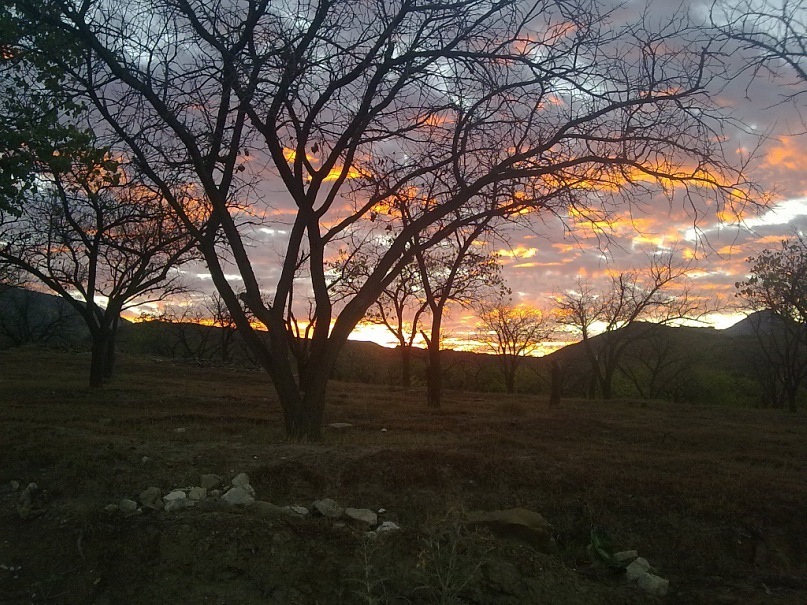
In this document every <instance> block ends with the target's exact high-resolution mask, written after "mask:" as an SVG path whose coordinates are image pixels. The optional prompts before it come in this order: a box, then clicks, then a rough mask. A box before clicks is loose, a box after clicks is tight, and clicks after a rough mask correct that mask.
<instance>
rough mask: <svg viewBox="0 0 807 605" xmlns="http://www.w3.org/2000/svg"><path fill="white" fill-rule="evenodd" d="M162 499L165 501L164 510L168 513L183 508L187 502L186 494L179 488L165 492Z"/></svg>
mask: <svg viewBox="0 0 807 605" xmlns="http://www.w3.org/2000/svg"><path fill="white" fill-rule="evenodd" d="M163 501H164V502H165V512H167V513H170V512H173V511H175V510H179V509H181V508H184V507H185V505H186V504H187V503H188V495H187V494H186V493H185V492H183V491H182V490H181V489H175V490H174V491H172V492H170V493H168V494H166V496H165V498H163Z"/></svg>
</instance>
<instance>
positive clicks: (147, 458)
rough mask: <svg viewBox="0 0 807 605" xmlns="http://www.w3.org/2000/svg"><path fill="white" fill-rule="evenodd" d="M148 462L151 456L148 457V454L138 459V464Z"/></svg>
mask: <svg viewBox="0 0 807 605" xmlns="http://www.w3.org/2000/svg"><path fill="white" fill-rule="evenodd" d="M149 462H151V458H149V457H148V456H143V457H142V458H141V459H140V464H148V463H149Z"/></svg>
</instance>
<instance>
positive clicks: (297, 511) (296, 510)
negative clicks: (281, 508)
mask: <svg viewBox="0 0 807 605" xmlns="http://www.w3.org/2000/svg"><path fill="white" fill-rule="evenodd" d="M289 510H290V511H291V512H293V513H295V514H298V515H300V516H302V517H305V516H306V515H307V514H308V512H309V511H308V509H307V508H306V507H305V506H289Z"/></svg>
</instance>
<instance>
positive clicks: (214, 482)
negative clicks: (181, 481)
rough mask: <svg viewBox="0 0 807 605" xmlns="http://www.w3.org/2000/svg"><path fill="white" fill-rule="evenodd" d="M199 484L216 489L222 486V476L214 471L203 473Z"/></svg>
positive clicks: (209, 488) (208, 488)
mask: <svg viewBox="0 0 807 605" xmlns="http://www.w3.org/2000/svg"><path fill="white" fill-rule="evenodd" d="M199 485H200V486H201V487H203V488H205V489H207V490H211V489H216V488H218V487H221V477H219V476H218V475H213V474H212V473H211V474H207V475H202V476H201V477H199Z"/></svg>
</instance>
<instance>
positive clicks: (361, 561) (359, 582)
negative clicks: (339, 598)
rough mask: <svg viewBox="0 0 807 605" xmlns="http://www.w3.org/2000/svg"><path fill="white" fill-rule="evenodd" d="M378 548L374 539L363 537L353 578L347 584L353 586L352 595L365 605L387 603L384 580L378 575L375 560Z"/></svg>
mask: <svg viewBox="0 0 807 605" xmlns="http://www.w3.org/2000/svg"><path fill="white" fill-rule="evenodd" d="M377 548H378V546H377V544H376V542H375V539H374V537H372V536H370V535H367V536H365V537H364V538H363V539H362V541H361V544H360V546H359V548H358V550H357V552H356V559H357V561H356V563H355V564H354V565H353V567H352V569H353V577H350V578H348V582H349V583H350V584H352V585H353V586H355V588H354V589H353V591H352V592H353V595H354V596H355V597H356V598H357V599H358V600H359V601H360V602H361V603H366V604H367V605H384V604H385V603H388V602H389V598H388V596H387V590H386V586H385V584H384V582H385V580H384V578H383V577H382V576H381V575H380V574H379V572H378V569H377V565H376V563H375V559H376V556H375V555H376V549H377Z"/></svg>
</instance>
